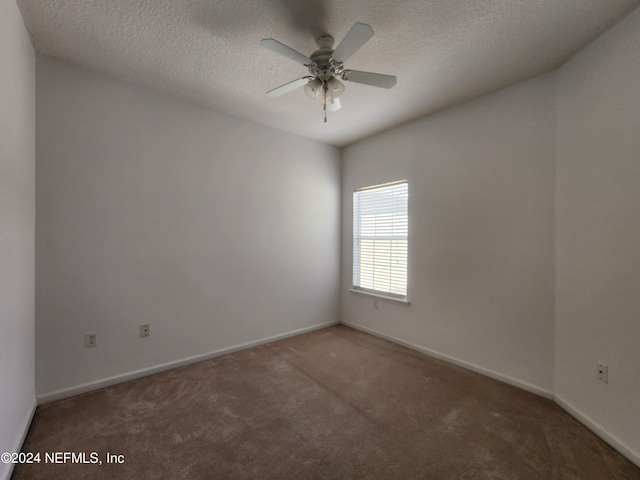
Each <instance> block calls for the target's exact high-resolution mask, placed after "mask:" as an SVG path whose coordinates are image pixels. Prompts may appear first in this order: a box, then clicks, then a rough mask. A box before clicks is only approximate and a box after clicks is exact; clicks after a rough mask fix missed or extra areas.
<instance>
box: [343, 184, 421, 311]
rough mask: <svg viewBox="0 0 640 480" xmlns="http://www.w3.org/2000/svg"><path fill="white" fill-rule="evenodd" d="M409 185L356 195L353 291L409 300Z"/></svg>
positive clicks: (374, 188) (369, 189)
mask: <svg viewBox="0 0 640 480" xmlns="http://www.w3.org/2000/svg"><path fill="white" fill-rule="evenodd" d="M408 201H409V184H408V183H407V181H406V180H402V181H399V182H393V183H386V184H384V185H375V186H372V187H365V188H360V189H358V190H356V191H355V192H353V288H354V290H357V291H362V292H369V293H373V294H379V295H383V296H387V297H393V298H398V299H402V300H406V298H407V242H408V231H409V225H408V223H409V222H408V220H409V208H408V203H409V202H408Z"/></svg>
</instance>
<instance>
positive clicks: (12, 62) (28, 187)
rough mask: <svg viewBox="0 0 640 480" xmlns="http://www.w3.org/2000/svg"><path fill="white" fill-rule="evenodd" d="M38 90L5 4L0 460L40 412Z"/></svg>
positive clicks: (15, 20) (16, 15)
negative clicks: (36, 364)
mask: <svg viewBox="0 0 640 480" xmlns="http://www.w3.org/2000/svg"><path fill="white" fill-rule="evenodd" d="M35 83H36V78H35V54H34V52H33V49H32V48H31V42H30V40H29V36H28V35H27V32H26V30H25V28H24V24H23V23H22V17H21V16H20V11H19V10H18V7H17V6H16V3H15V2H14V1H12V0H0V453H2V452H11V451H14V449H16V448H20V447H21V445H22V438H23V435H24V434H25V433H26V428H28V427H29V422H30V421H31V415H32V413H33V409H34V407H35V392H34V268H35V266H34V236H35V233H34V229H35V122H36V120H35V108H36V106H35ZM10 473H11V468H10V465H9V464H5V463H0V478H2V479H4V478H7V477H8V476H9V474H10Z"/></svg>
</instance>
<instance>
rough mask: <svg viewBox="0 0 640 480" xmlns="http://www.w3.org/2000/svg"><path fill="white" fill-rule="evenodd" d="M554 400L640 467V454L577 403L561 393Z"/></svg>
mask: <svg viewBox="0 0 640 480" xmlns="http://www.w3.org/2000/svg"><path fill="white" fill-rule="evenodd" d="M553 399H554V401H555V402H556V403H557V404H558V405H560V407H562V408H563V409H564V410H565V411H566V412H567V413H568V414H569V415H571V416H572V417H573V418H575V419H576V420H578V421H579V422H580V423H582V424H583V425H584V426H585V427H587V428H588V429H589V430H591V431H592V432H593V433H595V434H596V435H598V436H599V437H600V438H601V439H602V440H604V441H605V442H607V443H608V444H609V445H611V446H612V447H613V448H615V449H616V450H617V451H618V452H620V453H621V454H622V455H624V456H625V457H627V458H628V459H629V460H630V461H631V462H633V463H634V464H636V465H637V466H638V467H640V454H638V453H637V452H634V451H633V450H631V449H630V448H629V447H627V446H626V445H625V444H624V443H622V442H621V441H620V440H619V439H617V438H616V437H615V436H613V435H611V434H610V433H609V432H607V431H606V430H605V429H604V428H602V427H601V426H600V425H599V424H598V423H596V422H594V421H593V420H592V419H591V418H589V417H588V416H587V415H585V414H584V413H582V412H581V411H580V410H579V409H578V408H577V407H576V406H575V405H573V404H571V403H570V402H568V401H567V400H565V399H564V398H562V397H561V396H560V395H555V396H554V398H553Z"/></svg>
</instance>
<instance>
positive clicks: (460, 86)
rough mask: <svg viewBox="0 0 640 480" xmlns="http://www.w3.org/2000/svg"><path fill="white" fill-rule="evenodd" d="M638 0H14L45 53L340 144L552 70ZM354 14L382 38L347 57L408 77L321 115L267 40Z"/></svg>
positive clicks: (363, 89) (306, 35)
mask: <svg viewBox="0 0 640 480" xmlns="http://www.w3.org/2000/svg"><path fill="white" fill-rule="evenodd" d="M639 2H640V0H456V1H452V0H333V1H331V0H307V1H303V0H234V1H229V0H227V1H224V0H18V2H17V3H18V5H19V6H20V9H21V11H22V15H23V17H24V21H25V24H26V26H27V29H28V30H29V33H30V35H31V39H32V42H33V45H34V48H35V49H36V51H37V52H38V53H41V54H44V55H49V56H52V57H57V58H60V59H63V60H65V61H68V62H70V63H74V64H78V65H81V66H83V67H86V68H89V69H91V70H94V71H97V72H102V73H106V74H108V75H111V76H113V77H116V78H120V79H123V80H127V81H130V82H134V83H138V84H141V85H145V86H147V87H150V88H153V89H156V90H159V91H161V92H165V93H170V94H173V95H177V96H180V97H182V98H186V99H189V100H191V101H194V102H197V103H200V104H204V105H208V106H210V107H212V108H214V109H217V110H220V111H223V112H227V113H230V114H233V115H237V116H240V117H245V118H248V119H251V120H254V121H256V122H259V123H263V124H266V125H270V126H273V127H276V128H280V129H283V130H286V131H289V132H293V133H295V134H298V135H302V136H305V137H309V138H313V139H316V140H319V141H322V142H326V143H330V144H333V145H338V146H344V145H348V144H350V143H352V142H354V141H357V140H359V139H361V138H363V137H366V136H369V135H371V134H374V133H376V132H379V131H381V130H384V129H386V128H389V127H391V126H393V125H397V124H400V123H403V122H405V121H408V120H411V119H414V118H417V117H420V116H423V115H426V114H429V113H432V112H435V111H437V110H440V109H442V108H444V107H447V106H450V105H454V104H456V103H460V102H463V101H465V100H468V99H470V98H473V97H476V96H478V95H482V94H485V93H488V92H491V91H494V90H497V89H499V88H502V87H504V86H507V85H509V84H512V83H515V82H518V81H520V80H523V79H525V78H529V77H532V76H534V75H537V74H539V73H542V72H545V71H548V70H551V69H553V68H555V67H557V66H559V65H560V64H561V63H563V62H564V61H565V60H566V59H567V58H568V57H570V56H571V55H572V54H574V53H575V52H576V51H578V50H579V49H580V48H581V47H582V46H584V45H585V44H586V43H588V42H589V41H590V40H591V39H593V38H594V37H596V36H597V35H599V34H600V33H602V32H603V31H605V30H606V29H607V28H609V27H610V26H611V25H612V24H614V23H615V22H616V20H618V19H619V18H620V17H621V16H623V15H624V14H626V13H627V12H629V11H630V10H631V9H633V8H634V7H636V6H637V5H638V4H639ZM355 22H363V23H368V24H369V25H371V27H372V28H373V30H374V31H375V36H374V37H373V38H372V39H371V40H370V41H369V42H368V43H366V44H365V45H364V47H362V49H361V50H359V51H358V52H357V53H355V54H354V55H353V56H352V57H351V58H350V59H349V61H348V62H346V66H347V67H348V68H350V69H354V70H365V71H371V72H379V73H387V74H392V75H396V76H397V77H398V83H397V85H396V86H395V87H394V88H393V89H391V90H384V89H378V88H374V87H370V86H367V85H360V84H354V83H347V90H346V92H345V93H344V95H343V97H342V107H343V108H342V109H341V110H340V111H338V112H335V113H330V114H329V119H328V123H326V124H324V123H323V116H322V106H321V104H319V103H318V102H317V101H312V100H310V99H308V98H307V97H306V96H305V94H304V91H303V90H302V89H299V90H296V91H293V92H291V93H288V94H286V95H284V96H282V97H280V98H269V97H267V96H266V95H265V92H266V91H267V90H271V89H272V88H275V87H277V86H279V85H282V84H284V83H287V82H289V81H291V80H294V79H296V78H299V77H302V76H304V75H306V74H307V71H306V69H305V67H304V66H302V65H299V64H296V63H295V62H293V61H291V60H289V59H287V58H285V57H282V56H280V55H278V54H276V53H273V52H271V51H269V50H266V49H264V48H262V47H261V46H260V40H261V39H262V38H269V37H270V38H275V39H277V40H279V41H281V42H283V43H285V44H287V45H289V46H290V47H292V48H294V49H296V50H298V51H300V52H302V53H303V54H305V55H309V54H311V52H313V51H314V50H315V49H316V45H315V41H314V39H315V38H316V37H318V36H319V35H320V34H323V33H329V34H331V35H333V36H334V37H335V39H336V44H337V43H338V42H339V41H340V40H341V39H342V37H344V35H345V34H346V33H347V31H348V30H349V29H350V28H351V26H352V25H353V24H354V23H355Z"/></svg>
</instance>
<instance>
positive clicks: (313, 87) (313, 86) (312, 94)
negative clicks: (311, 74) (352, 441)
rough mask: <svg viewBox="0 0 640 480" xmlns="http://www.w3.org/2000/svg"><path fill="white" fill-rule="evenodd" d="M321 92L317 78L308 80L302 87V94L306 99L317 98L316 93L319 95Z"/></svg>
mask: <svg viewBox="0 0 640 480" xmlns="http://www.w3.org/2000/svg"><path fill="white" fill-rule="evenodd" d="M321 90H322V82H321V81H320V80H319V79H317V78H314V79H313V80H310V81H309V82H308V83H307V84H306V85H305V86H304V93H306V94H307V97H309V98H311V99H314V98H318V93H320V91H321Z"/></svg>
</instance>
